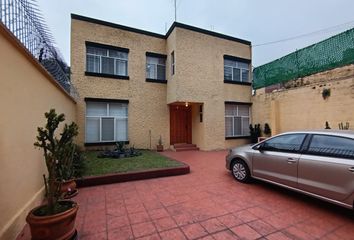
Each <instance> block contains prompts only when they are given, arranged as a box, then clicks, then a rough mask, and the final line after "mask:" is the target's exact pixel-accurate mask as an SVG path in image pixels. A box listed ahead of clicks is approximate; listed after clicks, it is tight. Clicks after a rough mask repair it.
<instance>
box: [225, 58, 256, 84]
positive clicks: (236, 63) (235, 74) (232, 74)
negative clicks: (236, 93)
mask: <svg viewBox="0 0 354 240" xmlns="http://www.w3.org/2000/svg"><path fill="white" fill-rule="evenodd" d="M224 80H226V81H234V82H245V83H250V82H251V81H250V61H249V60H247V59H241V58H236V57H227V56H224Z"/></svg>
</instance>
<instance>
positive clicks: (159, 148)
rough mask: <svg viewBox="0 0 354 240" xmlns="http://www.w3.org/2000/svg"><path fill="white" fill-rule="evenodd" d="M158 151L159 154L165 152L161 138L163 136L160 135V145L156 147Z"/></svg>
mask: <svg viewBox="0 0 354 240" xmlns="http://www.w3.org/2000/svg"><path fill="white" fill-rule="evenodd" d="M156 151H158V152H163V145H162V138H161V135H160V138H159V141H158V144H157V145H156Z"/></svg>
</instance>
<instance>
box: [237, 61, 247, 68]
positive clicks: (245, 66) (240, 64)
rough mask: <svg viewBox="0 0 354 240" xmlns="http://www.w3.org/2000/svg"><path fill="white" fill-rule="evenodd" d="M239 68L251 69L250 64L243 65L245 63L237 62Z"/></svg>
mask: <svg viewBox="0 0 354 240" xmlns="http://www.w3.org/2000/svg"><path fill="white" fill-rule="evenodd" d="M237 67H238V68H246V69H248V68H249V64H248V63H243V62H237Z"/></svg>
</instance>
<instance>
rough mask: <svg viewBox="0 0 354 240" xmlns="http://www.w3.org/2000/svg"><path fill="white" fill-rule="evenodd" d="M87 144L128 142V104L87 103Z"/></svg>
mask: <svg viewBox="0 0 354 240" xmlns="http://www.w3.org/2000/svg"><path fill="white" fill-rule="evenodd" d="M85 139H86V143H97V142H115V141H128V104H127V103H117V102H93V101H92V102H91V101H89V102H86V137H85Z"/></svg>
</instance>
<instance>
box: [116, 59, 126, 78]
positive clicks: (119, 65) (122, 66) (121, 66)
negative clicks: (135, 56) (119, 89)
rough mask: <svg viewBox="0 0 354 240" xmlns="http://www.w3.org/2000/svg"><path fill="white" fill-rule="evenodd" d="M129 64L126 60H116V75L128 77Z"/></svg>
mask: <svg viewBox="0 0 354 240" xmlns="http://www.w3.org/2000/svg"><path fill="white" fill-rule="evenodd" d="M127 68H128V62H127V61H124V60H118V59H117V60H116V74H117V75H121V76H127V74H128V71H127Z"/></svg>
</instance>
